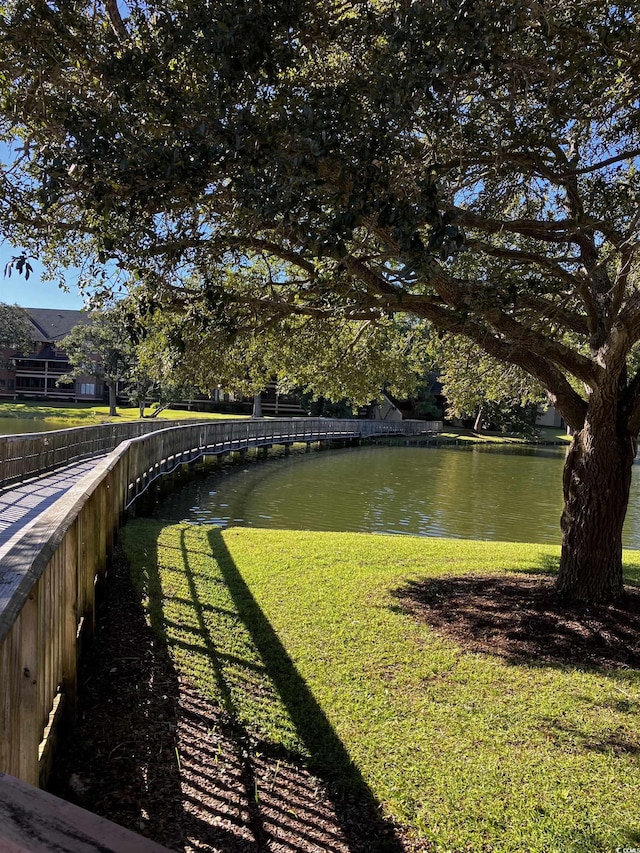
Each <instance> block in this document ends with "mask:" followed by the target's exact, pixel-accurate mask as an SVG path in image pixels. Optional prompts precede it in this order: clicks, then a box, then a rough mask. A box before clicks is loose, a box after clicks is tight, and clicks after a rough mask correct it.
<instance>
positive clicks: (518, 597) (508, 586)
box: [396, 574, 640, 669]
mask: <svg viewBox="0 0 640 853" xmlns="http://www.w3.org/2000/svg"><path fill="white" fill-rule="evenodd" d="M396 594H397V597H398V598H399V600H400V603H401V604H402V606H403V607H404V608H405V609H406V610H407V612H409V613H411V614H412V615H413V616H414V617H415V618H416V619H420V620H421V621H424V622H427V623H428V624H429V625H431V626H432V627H433V628H435V629H436V630H437V631H438V632H439V633H440V634H442V635H444V636H446V637H448V638H449V639H451V640H454V641H455V642H456V643H457V644H458V645H459V646H460V647H461V648H462V649H464V650H466V651H470V652H483V653H485V654H490V655H498V656H500V657H503V658H507V659H513V660H515V661H533V662H536V661H538V662H544V663H550V664H566V665H573V666H579V667H583V666H600V667H606V668H616V669H617V668H620V667H633V668H637V667H640V589H638V588H632V587H627V589H626V595H625V598H624V599H623V600H622V601H621V602H619V603H616V604H611V605H598V606H595V605H586V604H567V603H565V602H563V601H561V600H560V599H559V598H558V596H557V595H556V594H555V592H554V589H553V580H552V578H549V577H545V576H544V575H525V574H513V575H482V576H481V575H465V576H462V577H444V578H436V579H430V580H425V581H420V582H414V583H411V584H409V585H408V586H407V587H404V588H403V589H400V590H398V591H397V593H396Z"/></svg>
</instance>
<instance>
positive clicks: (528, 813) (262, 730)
mask: <svg viewBox="0 0 640 853" xmlns="http://www.w3.org/2000/svg"><path fill="white" fill-rule="evenodd" d="M124 542H125V546H126V550H127V553H128V555H129V558H130V560H131V561H132V567H133V572H134V577H135V578H136V579H137V582H138V584H139V585H140V588H141V589H142V590H143V591H144V592H143V595H144V596H145V600H146V605H147V608H148V613H149V618H150V620H151V622H152V624H153V625H154V626H155V628H156V629H157V630H158V631H160V632H161V633H162V634H163V635H164V636H165V637H166V639H167V641H168V643H169V648H170V651H171V654H172V656H173V658H174V660H175V663H176V666H177V668H178V670H179V672H180V673H181V674H182V676H183V677H186V678H188V679H191V680H193V681H194V682H195V683H196V684H197V685H198V686H199V687H200V688H201V689H202V690H203V691H204V692H205V693H206V694H207V695H209V696H210V697H211V698H212V699H213V700H215V701H217V702H219V703H220V704H221V705H223V706H224V707H225V708H226V709H227V711H228V712H229V713H231V714H232V715H233V716H234V717H235V718H236V719H237V720H238V721H239V722H240V723H241V725H242V726H243V727H244V728H246V729H248V730H249V732H251V733H253V734H255V735H256V736H257V737H259V738H262V739H264V740H266V741H268V742H271V743H275V744H281V745H282V746H284V747H286V748H287V749H288V750H290V751H291V752H293V753H299V754H302V755H304V756H307V757H308V759H309V760H310V761H311V763H312V764H314V765H316V766H317V767H318V768H319V769H320V770H323V771H324V772H326V773H331V772H334V773H335V772H337V773H339V774H340V773H341V774H342V776H343V783H344V784H345V785H346V786H348V785H350V784H353V780H352V774H351V775H350V770H349V761H352V762H353V765H354V766H355V768H357V770H358V771H359V773H360V774H361V775H362V778H363V779H364V781H365V782H366V784H367V785H368V786H369V787H370V789H371V790H372V792H373V794H374V795H375V797H376V798H377V800H378V801H379V802H380V804H381V806H382V808H383V811H384V813H385V814H387V815H390V816H393V817H394V818H395V819H396V820H397V821H399V822H400V823H401V824H402V825H403V826H404V827H405V828H406V830H407V831H408V832H409V834H411V835H413V836H415V838H417V839H419V841H420V842H421V844H422V845H423V849H425V850H430V851H462V850H465V851H466V850H468V851H473V853H475V851H478V852H479V853H480V851H494V853H521V851H524V850H526V851H530V853H543V851H544V853H554V852H555V851H557V853H560V851H562V853H564V851H575V853H578V851H580V853H583V851H594V852H595V851H604V850H614V849H615V848H616V847H617V846H639V842H640V821H639V817H638V816H639V815H640V786H638V772H639V769H640V768H639V765H638V755H639V754H640V735H639V733H638V727H637V719H638V712H639V711H640V673H639V672H638V671H637V670H617V671H605V670H600V669H594V668H592V669H587V668H584V669H581V668H577V667H575V666H560V665H548V664H543V663H539V662H536V661H531V663H530V664H515V663H509V662H507V661H506V660H504V659H500V658H497V657H492V656H490V655H485V654H478V653H469V652H466V651H463V650H462V649H461V648H459V647H458V646H457V645H456V644H455V643H454V642H452V641H449V640H446V639H444V638H442V637H440V636H438V635H437V634H436V633H435V632H434V631H433V630H432V629H431V628H429V627H428V626H427V625H425V624H419V623H417V622H416V621H414V620H413V619H412V618H411V617H410V616H408V615H407V614H406V613H405V612H404V611H403V610H402V608H400V607H398V602H397V599H396V597H395V596H394V591H395V590H397V589H398V588H401V587H402V586H403V585H405V584H406V583H407V582H408V581H409V580H416V579H419V578H425V577H436V576H441V575H446V574H455V575H459V574H465V573H468V572H482V573H487V572H489V573H503V572H506V571H509V572H522V571H526V572H532V571H533V572H536V571H543V570H545V571H546V570H548V567H549V565H553V564H554V563H555V562H556V561H557V556H558V549H557V548H556V547H554V546H546V545H523V544H515V543H496V542H470V541H463V540H438V539H427V538H417V537H416V538H412V537H404V536H403V537H392V536H376V535H368V534H351V533H324V532H323V533H315V532H300V531H273V530H256V529H240V528H235V529H228V530H224V531H221V530H218V529H215V528H207V527H196V526H190V525H163V524H162V523H161V522H156V521H145V520H135V521H133V522H130V523H129V524H128V525H127V526H126V527H125V528H124ZM625 556H626V558H627V559H628V560H629V561H630V562H633V563H634V566H633V568H632V570H631V572H630V576H632V577H633V578H635V580H636V581H637V580H638V579H639V570H638V563H639V562H640V559H639V558H640V555H639V554H637V553H634V552H627V553H626V555H625ZM336 735H337V738H336ZM613 742H624V743H625V744H627V748H626V749H625V750H623V751H620V750H616V749H614V748H613V746H611V744H612V743H613ZM336 744H341V747H340V748H338V747H337V746H336ZM332 768H333V771H332Z"/></svg>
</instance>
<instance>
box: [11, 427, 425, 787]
mask: <svg viewBox="0 0 640 853" xmlns="http://www.w3.org/2000/svg"><path fill="white" fill-rule="evenodd" d="M439 428H440V429H441V424H439V423H438V422H432V423H426V422H423V421H414V422H406V421H405V422H400V423H392V422H384V421H360V420H344V421H335V420H323V419H300V420H265V421H262V420H260V421H250V420H244V421H243V420H235V421H224V422H223V421H209V422H200V423H197V424H191V425H189V426H179V427H170V428H165V429H163V430H157V431H155V432H152V433H150V434H148V435H145V436H140V437H138V438H131V439H128V440H126V441H124V442H122V443H121V444H119V446H118V447H117V448H116V449H115V450H114V451H113V452H111V453H110V454H109V455H108V456H105V457H103V458H102V459H99V460H97V461H96V466H95V469H94V470H93V471H92V472H91V473H90V474H87V475H86V476H85V477H84V478H83V479H82V480H81V481H79V482H78V483H77V484H76V485H75V486H74V487H72V489H70V491H69V492H68V493H67V494H66V495H64V496H63V497H62V498H60V499H59V500H58V501H57V502H56V503H55V504H53V505H52V506H51V507H49V509H47V510H45V511H44V512H43V513H42V514H41V515H40V516H39V517H38V518H37V519H36V521H35V522H34V523H33V524H32V525H30V526H29V527H28V528H27V529H26V530H25V532H24V533H23V535H22V536H20V537H19V538H17V539H14V540H12V542H11V543H9V544H8V545H7V547H6V548H5V553H4V554H2V555H1V558H0V772H5V773H9V774H11V775H13V776H17V777H19V778H20V779H22V780H24V781H25V782H29V783H31V784H33V785H37V784H38V783H39V780H41V779H44V778H46V774H47V770H48V765H49V762H50V754H51V744H52V742H53V740H54V736H55V732H56V730H57V724H58V721H59V720H61V719H66V720H67V721H73V719H74V716H75V702H76V667H77V660H78V655H79V647H80V643H81V641H82V640H83V638H84V637H86V636H88V635H90V634H91V633H92V632H93V629H94V619H95V588H96V584H97V583H98V582H99V580H100V578H101V577H102V576H103V575H104V574H105V572H106V569H107V565H108V561H109V556H110V553H111V549H112V544H113V538H114V535H115V533H116V531H117V529H118V526H119V525H120V523H121V521H122V518H123V515H124V513H125V510H126V508H127V507H128V506H130V505H131V503H132V502H133V501H134V500H135V498H136V497H137V496H138V495H139V494H141V493H142V492H143V491H144V490H145V489H146V488H147V487H148V485H149V484H150V483H151V482H153V480H154V479H156V478H157V477H159V476H160V475H161V474H163V473H167V472H169V471H172V470H174V469H175V468H176V467H178V466H179V465H182V464H184V463H187V462H190V461H193V460H194V459H197V458H198V457H202V456H203V455H207V454H221V453H226V452H230V451H237V450H242V449H244V448H249V447H261V446H268V445H272V444H292V443H295V442H307V443H311V442H315V441H331V440H347V439H352V438H359V437H366V436H370V435H379V434H384V433H403V434H415V433H416V432H424V431H428V430H437V429H439ZM70 432H71V431H70Z"/></svg>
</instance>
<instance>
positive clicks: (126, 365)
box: [60, 310, 135, 416]
mask: <svg viewBox="0 0 640 853" xmlns="http://www.w3.org/2000/svg"><path fill="white" fill-rule="evenodd" d="M60 346H61V348H62V349H63V350H64V351H65V352H66V353H67V356H68V358H69V363H70V365H71V370H70V371H69V372H68V374H66V375H65V376H63V377H61V379H60V381H61V382H65V381H68V380H69V379H73V378H75V377H78V376H83V375H88V376H92V375H96V374H98V375H101V376H102V377H103V378H104V382H105V385H106V386H107V389H108V392H109V414H110V415H111V416H115V415H117V413H118V412H117V408H116V394H117V389H118V383H119V382H122V381H123V380H125V379H126V378H127V377H128V375H129V374H130V372H131V370H132V367H133V365H134V363H135V352H134V347H133V343H132V342H131V340H130V339H129V338H128V337H127V334H126V331H125V329H124V327H123V322H122V316H121V315H120V314H119V312H117V311H113V310H112V311H106V312H104V313H96V314H94V315H93V317H92V322H91V323H90V324H88V325H83V326H76V327H75V328H74V329H72V330H71V332H69V334H68V335H67V336H66V337H65V338H64V339H63V340H62V341H61V344H60Z"/></svg>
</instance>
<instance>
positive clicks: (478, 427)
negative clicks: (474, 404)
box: [473, 406, 483, 432]
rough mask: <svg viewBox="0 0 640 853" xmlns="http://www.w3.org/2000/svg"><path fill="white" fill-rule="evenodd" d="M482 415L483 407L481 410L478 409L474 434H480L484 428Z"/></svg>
mask: <svg viewBox="0 0 640 853" xmlns="http://www.w3.org/2000/svg"><path fill="white" fill-rule="evenodd" d="M482 414H483V407H482V406H480V408H479V409H478V414H477V415H476V421H475V423H474V425H473V431H474V432H480V430H481V428H482V421H483V418H482Z"/></svg>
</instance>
